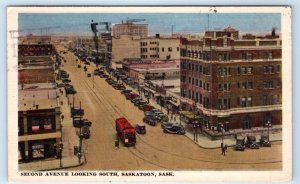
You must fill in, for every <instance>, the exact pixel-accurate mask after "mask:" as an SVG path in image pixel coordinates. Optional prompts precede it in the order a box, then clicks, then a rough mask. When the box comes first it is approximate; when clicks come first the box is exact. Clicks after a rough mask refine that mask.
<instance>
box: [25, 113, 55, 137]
mask: <svg viewBox="0 0 300 184" xmlns="http://www.w3.org/2000/svg"><path fill="white" fill-rule="evenodd" d="M51 130H55V118H54V116H53V117H49V116H47V117H30V118H29V123H28V132H29V133H41V132H48V131H51Z"/></svg>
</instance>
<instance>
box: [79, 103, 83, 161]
mask: <svg viewBox="0 0 300 184" xmlns="http://www.w3.org/2000/svg"><path fill="white" fill-rule="evenodd" d="M79 109H80V116H79V117H80V118H79V127H80V128H79V155H78V162H79V164H80V163H81V156H82V155H81V154H82V152H81V151H82V139H83V137H82V135H81V134H82V133H81V126H82V122H81V116H82V113H81V111H82V109H81V101H80V102H79Z"/></svg>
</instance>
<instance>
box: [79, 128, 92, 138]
mask: <svg viewBox="0 0 300 184" xmlns="http://www.w3.org/2000/svg"><path fill="white" fill-rule="evenodd" d="M81 136H82V137H83V138H85V139H89V138H90V136H91V132H90V127H89V126H83V127H82V128H81Z"/></svg>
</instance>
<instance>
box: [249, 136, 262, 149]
mask: <svg viewBox="0 0 300 184" xmlns="http://www.w3.org/2000/svg"><path fill="white" fill-rule="evenodd" d="M246 145H247V147H248V148H250V149H259V147H260V146H259V144H258V143H257V142H256V137H255V136H253V135H248V136H247V142H246Z"/></svg>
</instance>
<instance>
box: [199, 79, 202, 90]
mask: <svg viewBox="0 0 300 184" xmlns="http://www.w3.org/2000/svg"><path fill="white" fill-rule="evenodd" d="M199 87H200V88H202V80H200V81H199Z"/></svg>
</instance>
